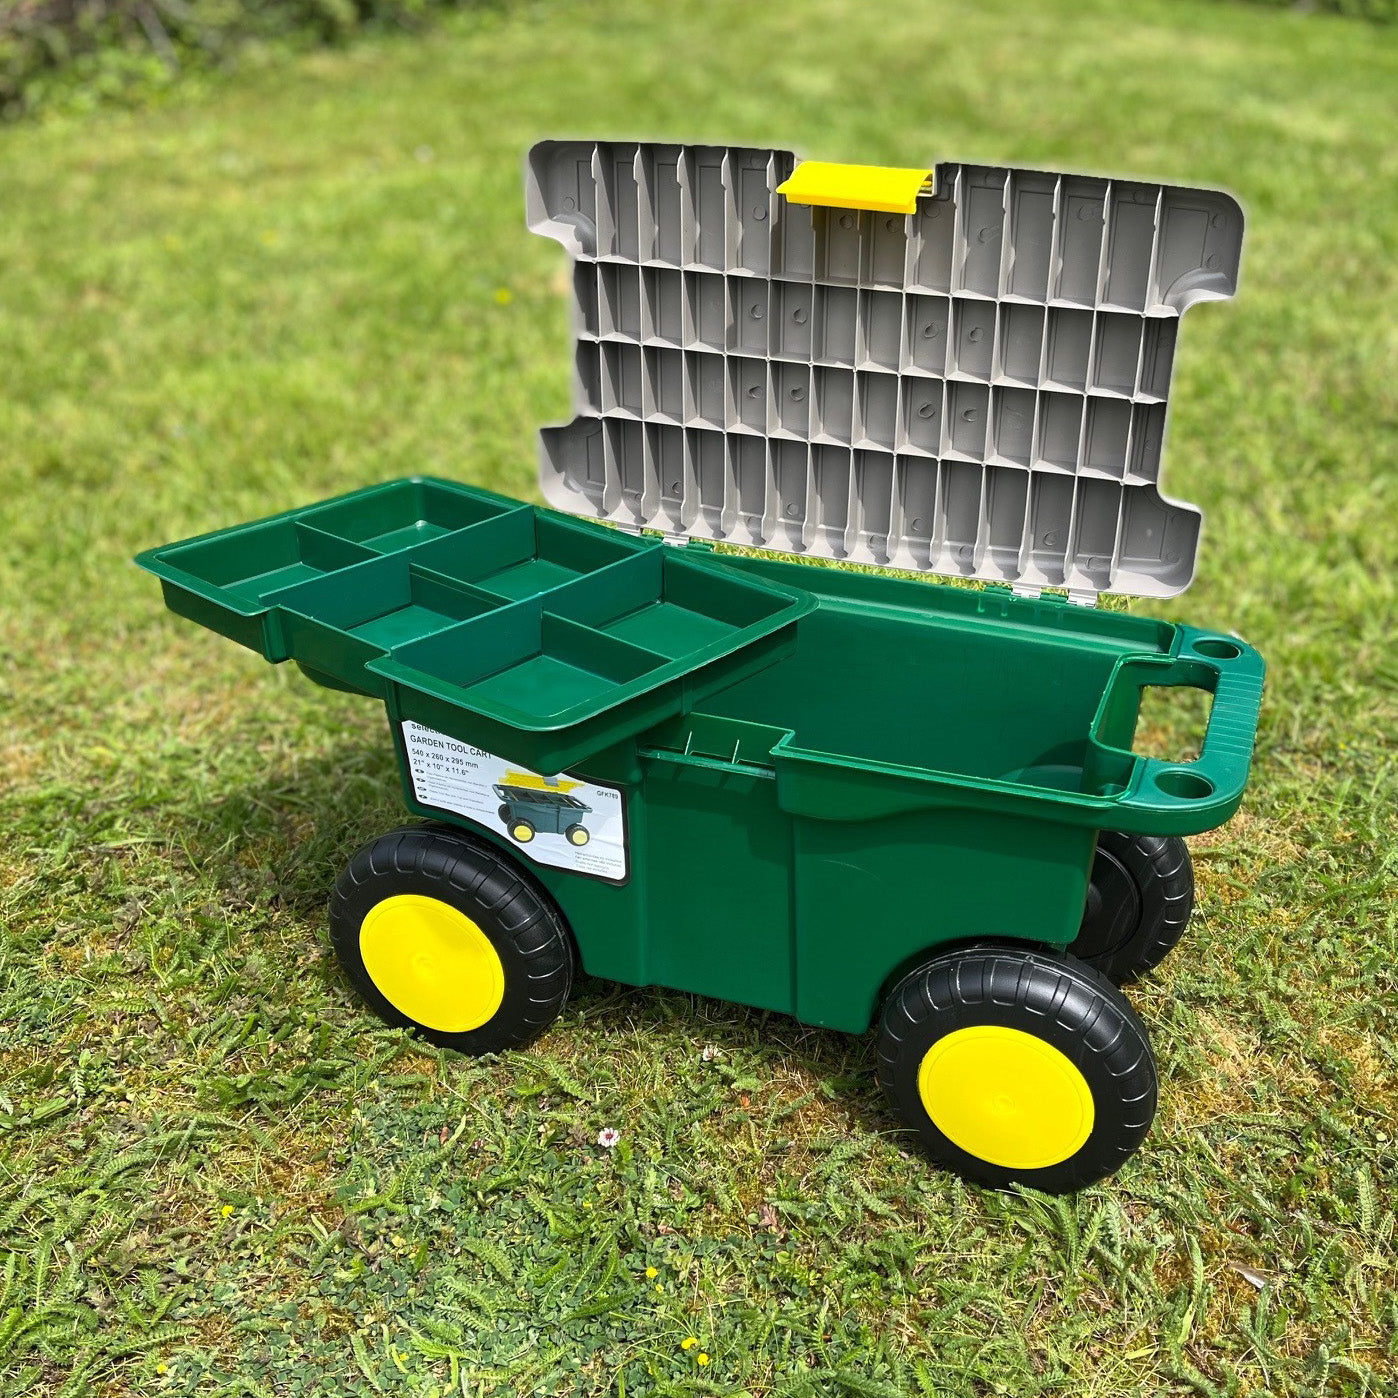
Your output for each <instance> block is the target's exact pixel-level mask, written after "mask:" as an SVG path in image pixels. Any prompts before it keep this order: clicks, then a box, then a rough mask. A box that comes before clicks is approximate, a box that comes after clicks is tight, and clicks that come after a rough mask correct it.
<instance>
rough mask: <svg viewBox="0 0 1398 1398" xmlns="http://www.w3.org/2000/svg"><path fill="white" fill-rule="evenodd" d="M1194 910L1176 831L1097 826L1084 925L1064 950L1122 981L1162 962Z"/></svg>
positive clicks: (1190, 875) (1188, 868) (1185, 853)
mask: <svg viewBox="0 0 1398 1398" xmlns="http://www.w3.org/2000/svg"><path fill="white" fill-rule="evenodd" d="M1193 911H1194V867H1193V865H1192V864H1191V863H1190V859H1189V846H1188V845H1187V844H1185V842H1184V841H1183V840H1181V839H1180V838H1179V836H1178V835H1169V836H1162V835H1123V834H1122V833H1121V831H1119V830H1103V831H1102V832H1101V833H1100V834H1099V835H1098V837H1097V856H1096V858H1095V859H1094V860H1093V863H1092V878H1091V881H1090V883H1089V884H1088V889H1087V904H1086V906H1085V907H1084V908H1083V915H1082V926H1081V928H1080V929H1079V930H1078V935H1077V939H1076V940H1075V941H1074V942H1073V943H1072V944H1071V945H1070V946H1069V948H1068V950H1069V951H1070V952H1072V954H1073V955H1074V956H1076V957H1077V958H1078V960H1079V961H1085V962H1087V964H1088V965H1089V966H1092V967H1094V968H1095V969H1097V970H1098V971H1101V973H1102V974H1103V975H1104V976H1106V977H1107V979H1108V980H1110V981H1115V982H1116V984H1117V985H1127V984H1129V983H1130V982H1131V981H1134V980H1137V979H1138V978H1139V977H1141V976H1143V975H1145V973H1146V972H1147V971H1149V970H1150V969H1151V968H1152V967H1153V966H1158V965H1159V964H1160V962H1161V961H1163V960H1164V959H1165V956H1166V954H1167V953H1168V952H1170V951H1171V950H1172V949H1173V947H1174V946H1175V944H1176V943H1177V942H1178V941H1179V939H1180V938H1181V937H1182V936H1184V929H1185V928H1186V927H1187V926H1188V925H1189V917H1190V914H1191V913H1192V912H1193Z"/></svg>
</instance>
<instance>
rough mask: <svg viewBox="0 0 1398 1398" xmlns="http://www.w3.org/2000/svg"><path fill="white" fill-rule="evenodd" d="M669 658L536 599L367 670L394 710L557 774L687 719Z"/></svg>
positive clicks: (415, 644) (406, 648)
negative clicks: (667, 671)
mask: <svg viewBox="0 0 1398 1398" xmlns="http://www.w3.org/2000/svg"><path fill="white" fill-rule="evenodd" d="M666 664H667V661H666V658H665V657H664V656H663V655H658V654H656V653H655V652H653V651H648V650H645V649H643V648H642V647H640V646H633V645H630V644H628V643H627V642H626V641H622V640H619V639H618V638H617V637H615V636H609V635H607V634H606V633H605V632H602V631H598V630H595V629H594V628H592V627H590V626H584V625H582V624H581V623H579V622H576V621H572V620H570V619H569V618H567V617H563V616H558V615H557V614H555V613H553V612H550V611H546V610H545V609H544V607H543V606H542V604H541V603H540V601H539V600H538V599H536V598H530V599H526V600H524V601H521V602H516V603H514V604H513V605H511V606H506V607H501V608H499V609H497V610H495V611H493V612H489V613H487V614H486V615H484V616H481V617H477V618H476V619H474V620H472V621H465V622H462V623H460V624H459V625H457V626H453V627H449V628H448V629H446V630H444V631H438V632H435V633H434V634H432V635H430V636H425V637H423V638H422V639H421V640H417V641H411V642H409V643H408V644H406V645H403V646H399V647H398V648H397V649H396V650H395V651H394V652H393V653H392V654H391V655H390V656H388V657H386V658H384V659H381V660H375V661H372V662H370V664H369V666H368V668H369V670H370V671H372V672H373V673H375V674H378V675H380V676H382V677H383V678H384V680H386V681H387V688H388V699H389V712H390V714H391V715H392V716H393V717H394V718H399V719H403V718H408V719H413V720H415V721H417V722H419V723H423V724H426V725H428V726H429V727H432V728H437V729H440V730H441V731H442V732H445V733H448V734H450V735H452V736H453V737H458V738H460V739H462V740H463V741H465V742H469V743H472V744H474V745H476V746H479V747H482V748H485V749H487V750H489V751H491V752H495V753H499V754H501V755H503V756H506V757H509V758H511V759H512V760H515V761H519V762H521V763H523V764H525V765H527V766H529V767H530V768H532V769H533V770H534V771H539V772H557V771H561V770H563V769H564V768H565V767H567V766H569V765H570V764H571V763H573V762H576V761H578V760H580V759H581V758H582V757H583V756H585V755H588V754H590V753H596V752H598V751H600V750H601V749H603V748H605V747H607V746H609V745H611V744H612V743H614V742H618V741H620V740H622V739H623V738H626V737H629V736H631V735H632V734H633V733H635V732H638V731H640V729H642V728H644V727H647V726H649V725H650V724H651V723H654V722H658V721H659V720H660V719H662V718H667V717H672V716H673V715H674V714H677V713H678V712H680V703H679V701H680V691H679V686H678V685H665V684H663V683H662V681H663V680H664V678H665V677H664V676H663V675H662V674H661V671H662V670H663V669H664V668H665V666H666Z"/></svg>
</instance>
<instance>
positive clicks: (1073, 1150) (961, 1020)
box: [879, 947, 1156, 1194]
mask: <svg viewBox="0 0 1398 1398" xmlns="http://www.w3.org/2000/svg"><path fill="white" fill-rule="evenodd" d="M879 1080H880V1082H881V1083H882V1084H883V1088H884V1091H885V1092H886V1093H887V1094H888V1097H889V1099H890V1101H891V1102H892V1104H893V1106H894V1108H895V1110H896V1111H897V1112H898V1114H899V1115H900V1116H901V1117H902V1118H903V1120H904V1121H906V1122H907V1123H908V1124H909V1125H910V1126H912V1127H914V1128H915V1129H916V1130H917V1132H918V1134H919V1135H920V1136H921V1137H922V1140H923V1143H924V1144H925V1145H926V1147H927V1149H928V1151H929V1152H930V1153H931V1155H932V1156H933V1158H934V1159H936V1160H937V1161H938V1162H940V1163H941V1164H943V1165H946V1166H948V1167H949V1168H951V1169H953V1170H955V1171H957V1172H958V1173H959V1174H961V1175H964V1176H965V1177H966V1178H967V1179H971V1180H975V1181H977V1182H979V1183H982V1184H988V1185H992V1186H995V1187H997V1188H998V1187H1003V1186H1005V1185H1009V1184H1015V1183H1018V1184H1025V1185H1029V1186H1031V1187H1032V1188H1034V1189H1042V1190H1046V1191H1048V1192H1050V1193H1055V1194H1057V1193H1065V1192H1067V1191H1070V1190H1074V1189H1081V1188H1082V1187H1083V1186H1084V1185H1088V1184H1091V1183H1092V1182H1093V1181H1094V1180H1099V1179H1101V1178H1103V1177H1104V1176H1106V1175H1109V1174H1111V1173H1112V1172H1113V1171H1114V1170H1116V1169H1117V1168H1118V1167H1119V1166H1120V1165H1121V1164H1122V1163H1123V1162H1124V1161H1125V1160H1127V1159H1128V1158H1129V1157H1130V1156H1131V1155H1132V1154H1133V1153H1134V1152H1135V1150H1136V1148H1137V1147H1138V1146H1139V1145H1140V1143H1141V1141H1142V1139H1143V1138H1144V1136H1145V1134H1146V1131H1147V1129H1148V1128H1149V1126H1150V1123H1151V1118H1152V1117H1153V1116H1154V1115H1155V1094H1156V1076H1155V1060H1154V1058H1153V1057H1152V1055H1151V1051H1150V1043H1149V1041H1148V1039H1147V1038H1146V1031H1145V1028H1144V1026H1143V1025H1142V1024H1141V1022H1140V1020H1139V1019H1137V1017H1136V1015H1135V1013H1134V1012H1133V1011H1132V1009H1131V1007H1130V1005H1128V1004H1127V1003H1126V1000H1125V998H1124V997H1123V996H1122V994H1121V992H1120V991H1119V990H1117V988H1116V987H1115V986H1114V985H1112V984H1111V983H1110V982H1109V981H1108V980H1107V979H1106V978H1105V977H1104V976H1102V975H1100V974H1099V973H1098V972H1096V971H1094V970H1092V969H1091V968H1090V967H1087V966H1084V965H1083V964H1082V963H1081V962H1078V961H1076V960H1074V959H1073V958H1072V957H1063V956H1052V955H1048V954H1045V953H1042V952H1036V951H1029V950H1020V949H1018V948H1013V947H1003V948H1002V947H978V948H971V949H969V950H966V949H963V950H960V951H948V952H944V953H942V954H941V955H939V956H934V957H933V958H932V959H931V960H930V961H928V962H926V963H925V964H924V965H922V966H920V967H918V968H917V969H916V970H915V971H912V972H911V973H910V974H908V975H907V976H905V977H904V978H903V979H902V980H901V981H900V982H899V983H898V984H897V985H896V986H895V987H894V989H893V991H892V993H891V994H890V995H889V997H888V1001H887V1003H886V1004H885V1006H884V1011H883V1017H882V1021H881V1024H880V1034H879Z"/></svg>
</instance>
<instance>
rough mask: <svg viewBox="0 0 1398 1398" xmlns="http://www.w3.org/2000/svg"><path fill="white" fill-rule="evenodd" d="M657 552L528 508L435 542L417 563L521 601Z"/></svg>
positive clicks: (631, 539) (641, 541) (617, 535)
mask: <svg viewBox="0 0 1398 1398" xmlns="http://www.w3.org/2000/svg"><path fill="white" fill-rule="evenodd" d="M655 547H657V545H656V544H655V542H654V541H653V540H649V539H638V538H634V537H632V536H630V535H627V534H622V533H620V532H618V531H616V530H612V529H598V528H597V527H596V526H595V525H588V524H575V523H573V522H571V521H569V520H565V519H561V518H559V517H558V516H557V515H546V514H541V513H539V512H538V511H536V510H533V509H531V508H529V507H528V506H524V507H521V508H520V509H517V510H514V511H512V512H510V513H509V514H503V515H500V516H499V517H497V518H495V519H490V520H486V521H485V522H484V523H482V524H479V525H476V526H475V527H474V528H471V529H467V530H463V531H461V532H460V533H457V534H453V535H450V536H448V537H446V538H443V539H438V540H435V541H434V542H432V543H430V544H428V545H427V546H425V547H424V548H423V549H421V550H419V551H418V552H417V553H416V554H415V555H414V558H415V560H416V561H417V562H418V563H420V564H421V565H422V566H423V567H425V568H430V569H432V570H433V571H435V572H438V573H441V574H443V575H444V576H446V577H449V578H453V579H455V580H456V581H458V582H465V583H470V584H472V585H473V586H476V587H478V588H480V589H481V590H482V591H485V592H489V593H493V594H494V595H495V596H497V597H501V598H506V599H508V600H510V601H518V600H520V599H523V598H526V597H534V596H537V595H539V594H541V593H547V592H550V591H552V590H553V589H554V588H557V587H562V586H564V585H565V584H567V583H572V582H575V581H576V580H577V579H578V578H580V577H583V576H585V575H586V574H588V573H592V572H595V571H596V570H597V569H599V568H606V567H608V566H609V565H610V564H613V563H616V562H618V561H619V560H621V559H623V558H629V557H630V556H631V555H633V554H635V553H638V552H641V551H643V550H646V549H652V548H655Z"/></svg>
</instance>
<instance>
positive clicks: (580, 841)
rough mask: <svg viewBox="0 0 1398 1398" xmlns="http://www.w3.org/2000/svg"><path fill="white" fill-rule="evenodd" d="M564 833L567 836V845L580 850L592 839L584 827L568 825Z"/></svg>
mask: <svg viewBox="0 0 1398 1398" xmlns="http://www.w3.org/2000/svg"><path fill="white" fill-rule="evenodd" d="M564 833H565V834H566V835H567V836H568V843H569V844H570V845H577V846H578V847H579V848H580V849H581V848H582V846H583V845H585V844H586V843H587V842H588V841H589V840H590V839H591V838H592V836H591V835H590V834H588V831H587V827H586V826H584V825H570V826H569V827H568V829H567V830H566V831H565V832H564Z"/></svg>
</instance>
